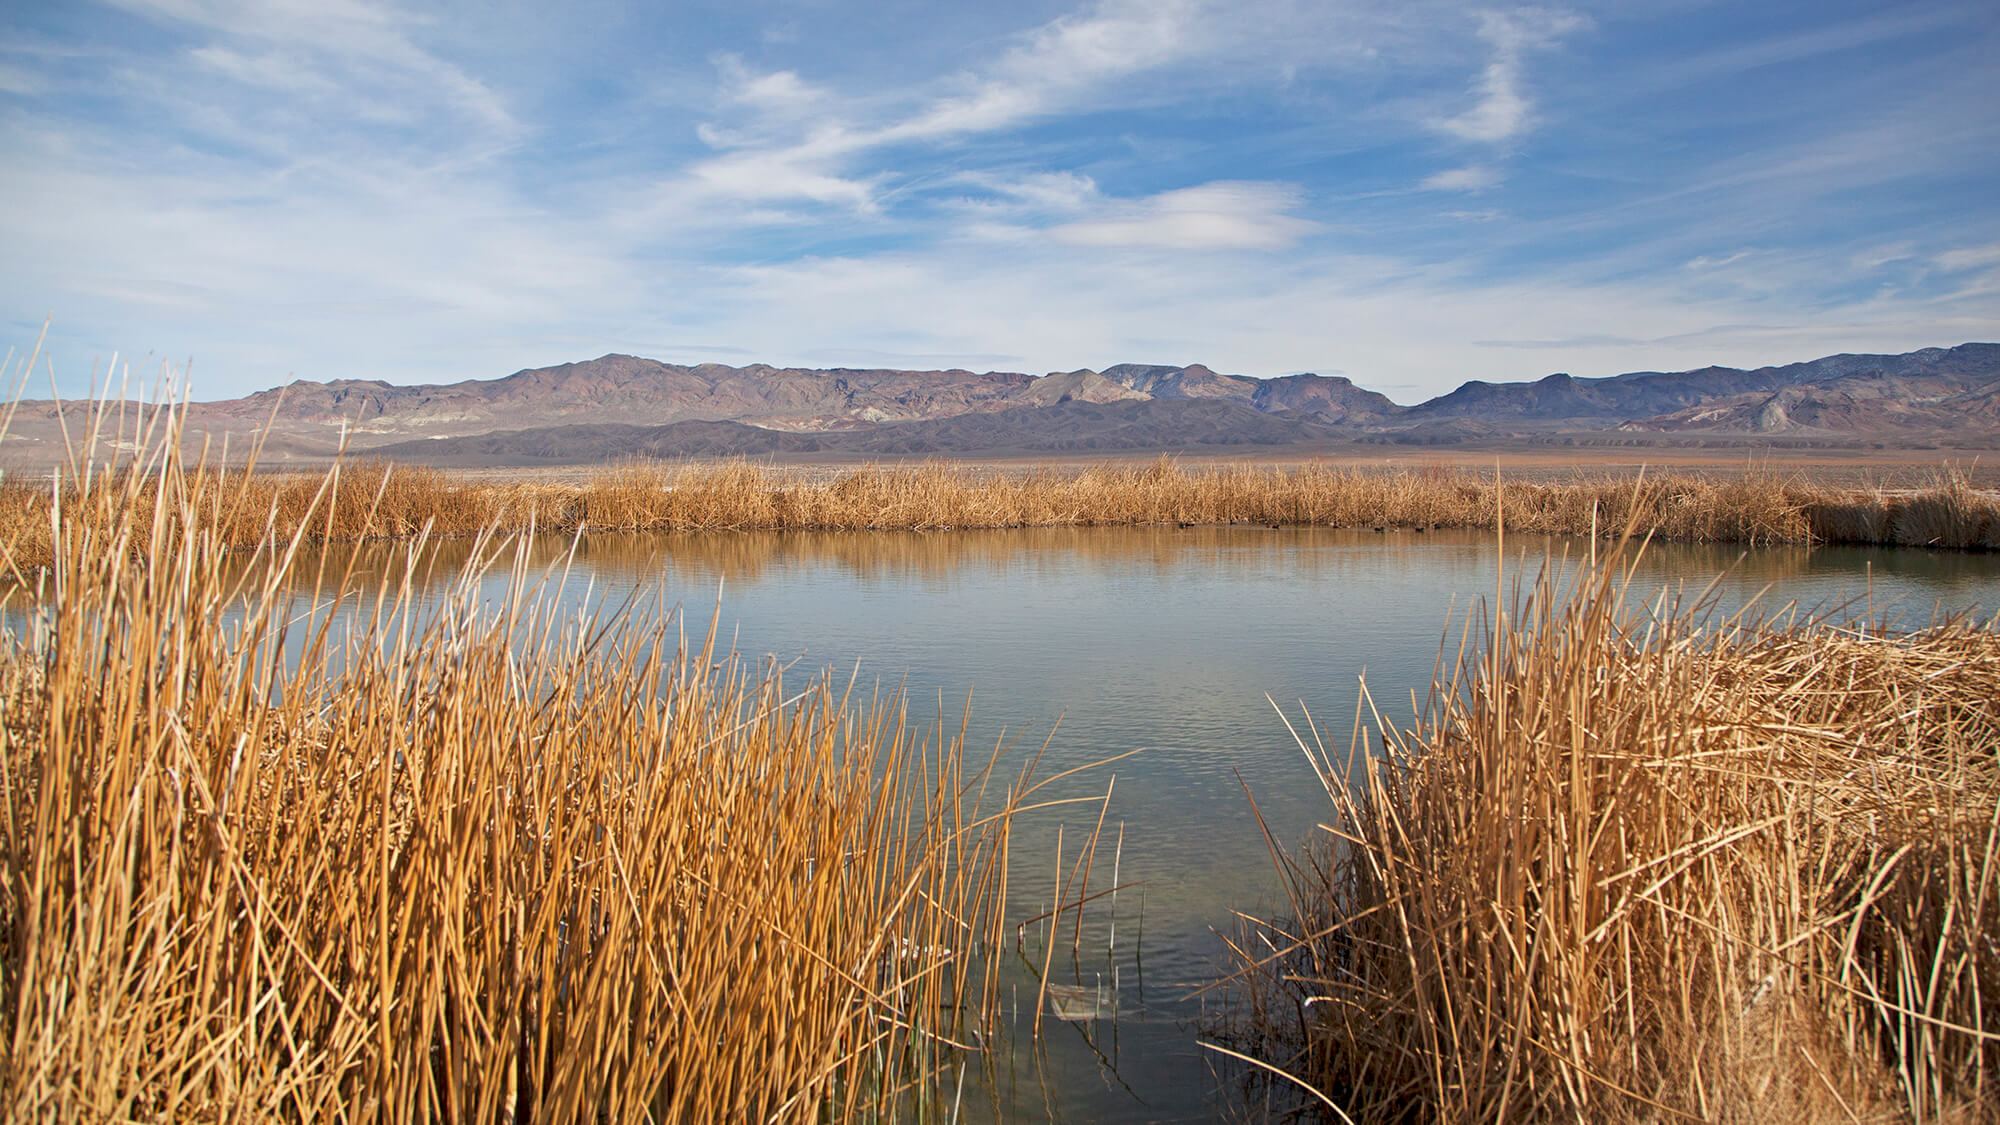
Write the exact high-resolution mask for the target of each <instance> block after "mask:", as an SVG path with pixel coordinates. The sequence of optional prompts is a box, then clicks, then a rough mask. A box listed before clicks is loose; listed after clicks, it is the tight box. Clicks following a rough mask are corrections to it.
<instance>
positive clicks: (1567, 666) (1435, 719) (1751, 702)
mask: <svg viewBox="0 0 2000 1125" xmlns="http://www.w3.org/2000/svg"><path fill="white" fill-rule="evenodd" d="M1622 561H1626V562H1629V560H1622ZM1620 563H1621V559H1620V558H1617V557H1613V558H1607V559H1606V560H1604V561H1602V562H1598V563H1595V564H1594V565H1590V566H1586V567H1584V568H1583V573H1581V574H1580V575H1578V576H1574V577H1573V582H1574V587H1573V592H1572V593H1567V594H1565V593H1563V592H1562V590H1561V589H1560V584H1559V583H1558V581H1556V580H1555V579H1554V578H1553V577H1551V576H1550V575H1548V574H1546V573H1545V574H1544V577H1543V578H1542V580H1541V581H1540V582H1539V584H1537V585H1536V586H1535V587H1534V588H1533V589H1532V591H1530V592H1529V594H1528V596H1527V598H1526V600H1525V602H1524V601H1523V600H1522V599H1521V596H1520V595H1519V594H1518V593H1517V595H1516V598H1515V600H1514V606H1513V608H1512V609H1511V611H1509V612H1507V613H1504V614H1501V615H1499V616H1497V617H1496V618H1494V619H1493V620H1492V621H1491V622H1490V623H1489V627H1490V632H1486V631H1484V630H1482V631H1481V632H1482V634H1483V637H1484V639H1483V640H1482V641H1470V638H1471V637H1472V635H1473V630H1471V629H1468V641H1470V643H1461V645H1460V647H1459V655H1458V657H1457V658H1456V659H1453V660H1447V661H1442V662H1441V667H1440V671H1439V680H1438V682H1437V684H1436V685H1435V690H1434V693H1433V698H1432V702H1431V703H1430V705H1429V706H1428V707H1427V708H1426V709H1425V710H1424V711H1423V712H1422V713H1421V714H1420V715H1419V717H1418V719H1417V721H1416V723H1415V725H1414V726H1413V727H1411V728H1409V729H1407V730H1398V729H1396V728H1395V727H1393V726H1391V725H1388V724H1382V723H1381V722H1380V719H1379V717H1378V719H1377V720H1376V721H1377V723H1378V724H1380V728H1379V729H1380V737H1381V739H1382V742H1383V745H1382V747H1381V751H1382V753H1381V755H1380V756H1379V757H1377V756H1375V755H1372V754H1367V753H1366V749H1367V747H1366V745H1365V742H1366V740H1365V739H1364V738H1363V737H1362V735H1361V732H1360V730H1359V728H1357V731H1356V739H1357V743H1358V744H1359V745H1358V747H1357V749H1358V750H1359V752H1360V756H1357V754H1356V752H1355V751H1350V752H1349V754H1348V756H1347V759H1346V765H1345V766H1343V764H1342V763H1340V762H1339V761H1337V760H1336V758H1335V757H1334V755H1332V754H1331V753H1330V752H1329V750H1328V747H1327V745H1326V743H1325V742H1324V741H1323V740H1322V738H1321V736H1320V733H1319V732H1318V731H1316V730H1311V729H1310V727H1308V728H1307V729H1306V732H1305V736H1304V737H1303V738H1302V740H1301V745H1302V746H1304V747H1305V748H1306V749H1307V752H1308V756H1309V757H1310V758H1311V760H1312V762H1313V764H1314V767H1315V769H1316V770H1317V771H1318V774H1319V778H1320V780H1321V781H1322V782H1323V783H1324V784H1325V786H1326V790H1327V793H1328V796H1329V798H1330V799H1331V801H1332V803H1333V806H1334V812H1335V817H1334V819H1333V823H1332V824H1330V825H1329V826H1328V828H1329V831H1330V833H1331V835H1330V836H1329V837H1327V838H1326V839H1327V844H1326V846H1325V847H1324V848H1320V849H1315V850H1312V851H1311V852H1310V853H1309V855H1308V857H1307V858H1305V859H1303V860H1292V859H1284V860H1281V867H1282V869H1283V873H1284V875H1285V877H1286V881H1287V886H1288V893H1289V896H1290V912H1289V914H1287V915H1286V916H1285V917H1283V918H1281V919H1279V920H1277V921H1274V922H1270V923H1268V924H1263V925H1259V926H1254V927H1252V928H1251V930H1250V931H1249V932H1248V933H1247V934H1246V935H1245V937H1244V939H1243V941H1242V943H1241V944H1240V945H1239V947H1238V952H1239V955H1240V957H1241V958H1242V972H1241V976H1240V977H1239V980H1241V981H1242V982H1244V983H1245V984H1246V985H1247V992H1248V995H1249V997H1250V1001H1249V1005H1250V1006H1249V1011H1250V1012H1251V1016H1250V1018H1249V1019H1248V1020H1247V1022H1246V1024H1245V1025H1244V1026H1243V1028H1242V1029H1240V1030H1241V1032H1242V1039H1241V1041H1239V1042H1237V1043H1236V1044H1235V1045H1234V1047H1235V1048H1241V1049H1242V1053H1244V1054H1249V1055H1253V1056H1256V1058H1257V1059H1260V1060H1262V1064H1267V1065H1268V1066H1270V1067H1275V1068H1278V1069H1282V1070H1283V1071H1285V1072H1286V1073H1287V1074H1289V1075H1290V1076H1292V1077H1293V1078H1294V1079H1295V1080H1296V1081H1297V1082H1298V1083H1299V1084H1301V1085H1303V1086H1309V1087H1311V1088H1312V1089H1314V1090H1316V1091H1318V1092H1319V1094H1321V1095H1324V1099H1323V1100H1314V1101H1312V1102H1311V1103H1310V1105H1311V1106H1313V1107H1315V1108H1317V1109H1318V1110H1319V1111H1321V1112H1324V1113H1326V1114H1328V1115H1329V1116H1330V1117H1339V1118H1340V1119H1347V1118H1351V1119H1352V1120H1355V1121H1377V1122H1386V1121H1411V1120H1421V1121H1432V1120H1437V1121H1503V1120H1504V1121H1513V1120H1521V1121H1558V1120H1560V1121H1649V1122H1650V1121H1675V1120H1701V1121H1731V1122H1786V1123H1795V1122H1800V1121H1885V1122H1886V1121H1918V1122H1931V1121H1991V1120H1996V1119H2000V1022H1997V1021H2000V942H1996V940H1995V935H1996V934H2000V634H1996V633H1995V632H1993V631H1992V630H1990V629H1982V628H1977V627H1974V626H1971V625H1968V624H1966V623H1963V622H1952V623H1945V624H1940V625H1936V626H1934V627H1930V628H1926V629H1922V630H1918V631H1915V632H1909V633H1903V634H1893V633H1891V634H1884V633H1883V632H1881V631H1880V630H1879V629H1876V628H1870V627H1868V626H1867V625H1866V623H1856V624H1854V625H1850V626H1847V627H1834V626H1832V625H1827V624H1819V623H1813V622H1810V621H1803V622H1802V621H1798V620H1792V619H1786V620H1783V621H1782V622H1772V623H1765V624H1759V623H1756V622H1753V621H1749V620H1745V619H1743V618H1741V617H1739V618H1734V619H1730V620H1727V621H1720V622H1718V621H1713V620H1710V619H1708V618H1706V617H1704V615H1703V613H1702V611H1701V607H1699V606H1683V605H1679V604H1668V603H1666V602H1664V601H1662V602H1656V603H1653V604H1651V605H1639V606H1634V605H1628V604H1627V602H1626V601H1625V592H1626V591H1625V588H1624V582H1626V581H1629V575H1630V573H1631V571H1630V570H1629V569H1626V570H1621V569H1620ZM1621 576H1623V577H1622V578H1621ZM1276 854H1278V853H1277V852H1276V850H1275V849H1274V855H1276ZM1253 1061H1255V1060H1253Z"/></svg>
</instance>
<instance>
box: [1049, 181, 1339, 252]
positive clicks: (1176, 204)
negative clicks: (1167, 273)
mask: <svg viewBox="0 0 2000 1125" xmlns="http://www.w3.org/2000/svg"><path fill="white" fill-rule="evenodd" d="M1299 202H1300V198H1299V191H1298V189H1297V188H1295V187H1292V186H1289V185H1285V184H1267V183H1245V182H1233V183H1232V182H1221V183H1213V184H1202V185H1200V186H1198V187H1190V188H1179V189H1177V190H1174V191H1168V192H1162V193H1160V194H1159V195H1155V196H1152V197H1149V198H1146V199H1141V200H1135V201H1131V202H1121V203H1116V204H1112V205H1109V206H1107V207H1105V208H1103V209H1102V210H1103V213H1101V214H1099V215H1098V216H1096V217H1093V218H1089V219H1082V220H1078V221H1076V222H1070V223H1063V224H1061V225H1059V226H1056V227H1053V228H1051V229H1050V230H1049V234H1050V236H1051V237H1053V238H1054V239H1055V240H1056V241H1058V242H1066V243H1070V244H1072V245H1076V246H1104V247H1147V248H1158V249H1167V250H1282V249H1285V248H1286V247H1289V246H1292V245H1293V244H1295V243H1297V242H1298V241H1299V240H1300V239H1302V238H1304V237H1306V236H1307V235H1309V234H1311V233H1313V232H1314V231H1316V230H1318V229H1319V225H1318V224H1317V223H1313V222H1310V221H1308V220H1306V219H1301V218H1299V217H1297V216H1296V215H1293V214H1292V213H1291V212H1292V211H1294V210H1296V209H1297V207H1298V206H1299Z"/></svg>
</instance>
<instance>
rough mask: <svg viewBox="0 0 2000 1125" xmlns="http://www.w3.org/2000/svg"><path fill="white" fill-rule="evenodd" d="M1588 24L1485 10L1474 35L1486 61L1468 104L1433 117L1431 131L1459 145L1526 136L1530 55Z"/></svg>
mask: <svg viewBox="0 0 2000 1125" xmlns="http://www.w3.org/2000/svg"><path fill="white" fill-rule="evenodd" d="M1587 26H1589V21H1588V20H1586V19H1585V18H1584V17H1582V16H1580V15H1577V14H1576V13H1574V12H1566V11H1557V10H1551V9H1547V8H1516V9H1514V10H1512V11H1506V12H1492V11H1490V12H1485V13H1483V14H1482V15H1481V16H1480V21H1479V37H1480V38H1481V39H1483V40H1485V41H1486V43H1487V44H1488V45H1489V46H1490V47H1491V48H1492V52H1493V53H1492V58H1491V60H1490V61H1488V62H1487V64H1486V69H1485V70H1483V71H1481V72H1480V75H1479V79H1478V81H1477V82H1475V83H1474V84H1473V87H1472V94H1473V96H1474V98H1475V101H1474V102H1473V105H1472V107H1471V108H1470V109H1467V110H1465V111H1463V112H1461V113H1458V114H1455V115H1453V116H1450V117H1434V118H1432V119H1431V122H1430V124H1431V127H1432V128H1434V129H1436V130H1438V131H1439V132H1441V133H1446V134H1449V135H1450V136H1453V137H1457V138H1458V139H1460V140H1464V141H1473V142H1476V143H1479V144H1488V145H1492V144H1500V143H1502V142H1505V141H1509V140H1512V139H1514V138H1515V137H1517V136H1519V135H1521V134H1522V133H1524V132H1526V131H1527V130H1528V129H1529V128H1530V127H1531V126H1532V125H1533V124H1534V120H1535V100H1534V96H1533V95H1532V94H1531V93H1530V92H1529V89H1528V81H1527V76H1526V73H1525V70H1526V67H1525V63H1526V59H1527V56H1528V54H1529V53H1530V52H1532V51H1537V50H1542V49H1544V48H1547V47H1551V46H1554V45H1555V44H1556V42H1557V41H1559V40H1560V39H1562V37H1563V36H1565V35H1568V34H1570V33H1572V32H1575V31H1577V30H1579V29H1581V28H1584V27H1587Z"/></svg>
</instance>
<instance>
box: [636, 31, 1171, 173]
mask: <svg viewBox="0 0 2000 1125" xmlns="http://www.w3.org/2000/svg"><path fill="white" fill-rule="evenodd" d="M1194 11H1195V9H1194V7H1193V5H1192V4H1191V3H1190V2H1189V0H1107V2H1105V3H1103V4H1100V5H1099V6H1097V7H1096V8H1094V9H1093V10H1091V11H1090V12H1089V13H1087V14H1072V15H1068V16H1063V17H1061V18H1058V19H1056V20H1053V21H1051V22H1049V23H1047V24H1044V25H1043V26H1041V27H1040V28H1037V29H1036V30H1035V31H1033V32H1031V33H1029V34H1028V35H1026V36H1025V37H1024V41H1023V42H1022V43H1020V44H1019V45H1018V46H1015V47H1013V48H1011V49H1010V50H1008V51H1007V52H1006V53H1005V54H1003V55H1002V56H1001V57H1000V58H999V59H998V60H996V61H995V62H994V63H993V64H992V65H991V66H990V67H988V68H987V70H986V72H985V73H984V74H983V75H980V74H964V75H959V76H957V77H956V78H955V79H953V80H952V82H951V83H950V85H952V86H955V87H957V88H958V89H957V90H956V91H955V92H951V93H946V94H942V95H936V96H933V97H931V98H929V99H928V100H926V101H925V102H924V103H923V104H922V106H921V107H920V108H917V109H915V110H913V111H911V112H909V113H907V114H905V115H903V116H902V117H901V118H900V119H894V118H892V119H890V120H888V121H886V122H883V123H880V124H876V125H873V126H866V125H858V124H852V123H850V122H848V121H845V120H843V119H842V118H841V116H840V115H839V110H838V108H837V107H833V106H832V105H831V99H830V98H829V97H827V96H826V95H825V92H824V91H821V90H819V89H816V88H814V87H811V86H809V85H807V84H806V83H805V82H803V81H802V80H801V79H799V78H798V77H797V75H795V74H793V73H792V72H789V71H780V72H776V73H772V74H762V75H759V74H753V73H751V72H750V71H749V70H747V68H746V67H745V66H744V65H743V63H742V61H741V60H740V59H739V58H737V57H735V56H733V55H723V56H720V57H719V58H718V60H717V62H718V65H719V67H720V68H721V70H722V75H723V91H722V95H721V98H722V101H723V102H725V103H727V104H729V105H740V106H746V107H749V108H751V109H752V110H754V111H757V112H758V113H759V115H760V116H759V119H758V120H757V121H756V122H755V123H754V124H753V125H752V126H750V127H749V128H747V129H741V130H739V129H729V128H724V127H721V126H717V125H715V124H713V123H703V124H702V125H700V126H698V128H697V133H698V135H699V136H700V138H701V139H702V141H703V142H704V143H707V144H709V145H710V146H711V147H715V148H730V149H735V150H738V151H737V152H734V153H732V154H730V155H728V156H724V157H720V158H717V159H716V160H711V161H707V162H704V163H702V164H699V165H697V166H695V167H694V168H693V169H692V170H691V174H692V178H693V180H694V181H695V188H694V191H695V194H697V195H700V196H703V197H716V196H720V197H723V198H729V199H739V200H753V199H754V200H774V199H785V198H798V199H807V200H811V201H813V202H815V203H822V204H842V205H845V206H848V207H851V208H853V209H855V210H857V211H863V212H867V211H872V210H873V209H874V207H875V205H876V198H875V193H876V188H877V187H878V186H879V184H880V183H881V181H882V180H883V179H884V177H880V176H876V177H856V176H853V175H852V174H850V173H848V172H847V171H845V169H846V168H847V167H848V166H849V165H851V164H853V163H855V162H856V161H858V160H859V159H860V158H861V157H862V156H863V155H864V154H865V153H868V152H871V151H875V150H880V149H883V148H886V147H889V146H894V145H902V144H912V143H935V142H942V141H948V140H952V139H954V138H960V137H964V136H967V135H971V134H978V133H987V132H993V131H996V130H1001V129H1006V128H1009V127H1012V126H1015V125H1019V124H1021V123H1023V122H1025V121H1028V120H1031V119H1034V118H1037V117H1040V116H1043V115H1045V114H1049V113H1052V112H1055V111H1056V110H1058V109H1059V108H1060V107H1062V106H1064V105H1066V104H1068V103H1070V102H1072V101H1074V100H1075V99H1077V98H1079V97H1081V96H1083V95H1084V94H1085V93H1086V92H1087V91H1089V90H1091V89H1093V88H1095V87H1097V86H1099V85H1100V84H1101V83H1103V82H1105V81H1107V80H1110V79H1113V78H1117V77H1121V76H1124V75H1129V74H1132V73H1134V72H1137V71H1141V70H1146V69H1150V68H1154V67H1158V66H1161V65H1164V64H1166V63H1169V62H1172V61H1174V60H1176V59H1178V58H1181V57H1183V56H1184V55H1185V54H1187V53H1188V52H1190V51H1191V50H1193V49H1194V48H1195V47H1196V46H1197V45H1198V43H1197V41H1196V38H1195V37H1194V36H1192V35H1191V33H1190V21H1191V19H1192V16H1193V13H1194ZM808 110H811V111H813V112H812V113H810V114H809V113H807V112H806V111H808ZM801 129H803V130H806V131H807V133H808V135H806V136H804V137H803V138H802V139H801V138H800V136H799V130H801ZM788 130H789V132H788ZM687 191H688V187H687V185H685V184H681V185H675V184H669V185H667V186H666V187H665V188H664V189H663V192H664V195H665V196H666V197H667V198H670V199H671V198H675V197H677V196H681V195H684V194H686V193H687Z"/></svg>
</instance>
